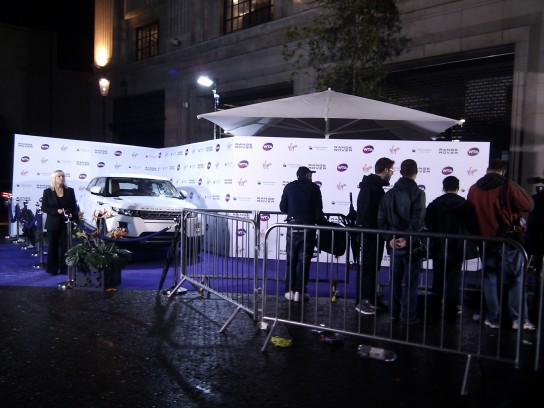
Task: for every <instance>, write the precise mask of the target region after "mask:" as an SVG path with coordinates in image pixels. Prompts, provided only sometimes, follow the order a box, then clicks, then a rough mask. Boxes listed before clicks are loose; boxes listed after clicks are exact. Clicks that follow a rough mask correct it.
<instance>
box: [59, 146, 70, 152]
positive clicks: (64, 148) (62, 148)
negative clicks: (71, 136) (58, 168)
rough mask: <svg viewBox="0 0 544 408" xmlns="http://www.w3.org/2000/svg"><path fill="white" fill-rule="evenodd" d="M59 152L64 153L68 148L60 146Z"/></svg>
mask: <svg viewBox="0 0 544 408" xmlns="http://www.w3.org/2000/svg"><path fill="white" fill-rule="evenodd" d="M60 150H61V151H63V152H65V151H66V150H68V146H64V145H62V146H61V147H60Z"/></svg>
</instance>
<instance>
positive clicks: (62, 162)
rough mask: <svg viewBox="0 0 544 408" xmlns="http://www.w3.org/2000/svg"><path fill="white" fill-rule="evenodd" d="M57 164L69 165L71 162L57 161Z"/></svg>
mask: <svg viewBox="0 0 544 408" xmlns="http://www.w3.org/2000/svg"><path fill="white" fill-rule="evenodd" d="M57 163H58V164H70V163H72V160H57Z"/></svg>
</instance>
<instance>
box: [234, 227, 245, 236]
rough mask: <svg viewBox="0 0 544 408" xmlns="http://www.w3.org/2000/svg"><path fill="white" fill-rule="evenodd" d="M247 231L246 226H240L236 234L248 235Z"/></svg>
mask: <svg viewBox="0 0 544 408" xmlns="http://www.w3.org/2000/svg"><path fill="white" fill-rule="evenodd" d="M246 233H247V231H246V230H245V229H244V228H238V229H237V230H236V235H237V236H239V237H243V236H244V235H246Z"/></svg>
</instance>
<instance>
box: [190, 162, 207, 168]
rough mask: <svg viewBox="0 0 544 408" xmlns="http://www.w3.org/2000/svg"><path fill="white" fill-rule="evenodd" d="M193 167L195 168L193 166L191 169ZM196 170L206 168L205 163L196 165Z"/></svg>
mask: <svg viewBox="0 0 544 408" xmlns="http://www.w3.org/2000/svg"><path fill="white" fill-rule="evenodd" d="M193 167H194V165H192V166H191V168H193ZM196 168H197V169H203V168H204V163H198V164H197V165H196Z"/></svg>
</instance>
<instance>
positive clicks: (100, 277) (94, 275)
mask: <svg viewBox="0 0 544 408" xmlns="http://www.w3.org/2000/svg"><path fill="white" fill-rule="evenodd" d="M108 216H109V215H108V213H106V212H104V211H99V212H98V214H95V215H93V217H94V218H95V219H96V223H97V226H98V228H97V229H96V230H95V231H93V232H92V233H88V232H85V231H82V230H76V232H75V235H76V238H77V240H78V243H77V244H76V245H73V246H72V247H71V248H69V249H68V251H66V265H68V266H69V267H73V268H75V282H74V283H75V287H76V288H79V289H95V290H105V289H106V288H110V287H113V286H117V285H119V284H120V283H121V270H122V269H123V268H124V267H125V266H127V265H128V262H129V261H130V258H131V255H132V253H131V252H130V251H129V250H127V249H123V248H120V247H118V246H117V245H116V243H115V242H113V241H111V240H108V239H104V237H103V236H101V235H100V234H99V231H100V225H102V222H101V221H102V218H105V217H108ZM125 233H126V231H125V230H124V229H122V228H117V229H116V230H113V231H111V232H110V233H108V235H107V236H106V238H112V239H117V238H121V237H122V236H124V235H125Z"/></svg>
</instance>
